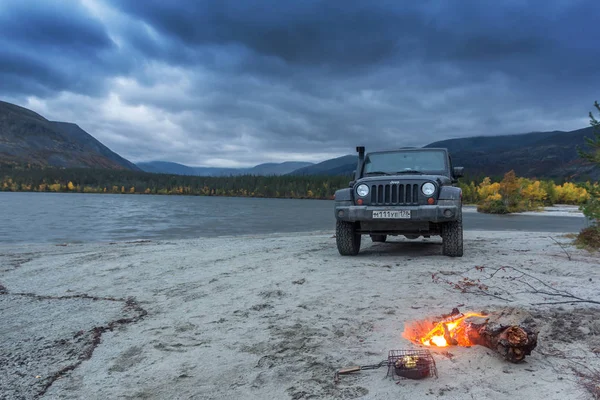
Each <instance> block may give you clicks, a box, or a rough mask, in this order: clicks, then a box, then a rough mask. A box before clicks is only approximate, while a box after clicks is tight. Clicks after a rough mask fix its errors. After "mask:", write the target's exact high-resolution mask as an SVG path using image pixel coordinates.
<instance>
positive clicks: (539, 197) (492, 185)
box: [459, 171, 598, 214]
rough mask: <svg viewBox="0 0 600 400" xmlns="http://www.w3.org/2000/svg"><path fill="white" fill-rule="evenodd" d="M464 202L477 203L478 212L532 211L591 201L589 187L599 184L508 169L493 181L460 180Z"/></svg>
mask: <svg viewBox="0 0 600 400" xmlns="http://www.w3.org/2000/svg"><path fill="white" fill-rule="evenodd" d="M459 186H460V187H461V188H462V191H463V203H465V204H477V210H478V211H480V212H486V213H494V214H507V213H512V212H521V211H530V210H531V211H533V210H538V209H540V208H541V207H543V206H551V205H553V204H574V205H583V204H585V203H587V202H588V201H589V200H590V192H589V189H590V188H597V187H598V183H591V182H580V183H574V182H564V183H562V184H556V183H554V181H551V180H534V179H528V178H524V177H518V176H516V174H515V172H514V171H509V172H507V173H506V174H505V175H504V177H503V178H502V179H501V180H498V181H496V182H493V181H492V180H491V179H490V178H489V177H486V178H484V179H483V180H482V181H481V182H480V183H479V184H476V183H475V182H473V181H471V182H469V183H467V182H464V181H463V182H460V183H459Z"/></svg>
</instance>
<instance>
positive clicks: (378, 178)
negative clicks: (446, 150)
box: [356, 174, 452, 186]
mask: <svg viewBox="0 0 600 400" xmlns="http://www.w3.org/2000/svg"><path fill="white" fill-rule="evenodd" d="M392 181H400V182H402V183H410V182H423V181H434V182H438V183H439V184H440V186H441V185H449V184H451V183H452V182H451V180H450V178H448V177H447V176H445V175H407V174H402V175H373V176H367V177H364V178H361V179H359V180H357V181H356V184H357V185H358V184H361V183H366V184H368V183H382V182H383V183H389V182H392Z"/></svg>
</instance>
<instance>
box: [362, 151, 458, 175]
mask: <svg viewBox="0 0 600 400" xmlns="http://www.w3.org/2000/svg"><path fill="white" fill-rule="evenodd" d="M445 171H446V153H445V152H444V151H439V150H432V151H397V152H396V151H395V152H385V153H372V154H369V155H367V157H366V158H365V167H364V174H365V175H367V174H397V173H402V172H406V173H411V172H412V173H418V172H421V173H438V174H439V173H445Z"/></svg>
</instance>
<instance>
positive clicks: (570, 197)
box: [556, 182, 590, 204]
mask: <svg viewBox="0 0 600 400" xmlns="http://www.w3.org/2000/svg"><path fill="white" fill-rule="evenodd" d="M556 194H557V199H556V201H557V203H562V204H580V203H584V202H585V201H587V200H588V199H589V198H590V194H589V193H588V192H587V190H585V188H582V187H579V186H577V185H575V184H574V183H571V182H565V183H564V184H562V185H560V186H556Z"/></svg>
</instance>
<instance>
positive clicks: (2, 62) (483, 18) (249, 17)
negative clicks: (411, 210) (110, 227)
mask: <svg viewBox="0 0 600 400" xmlns="http://www.w3.org/2000/svg"><path fill="white" fill-rule="evenodd" d="M598 21H600V2H599V1H598V0H544V1H542V0H539V1H526V0H503V1H497V0H495V1H491V0H454V1H453V0H440V1H399V0H394V1H391V0H390V1H388V0H380V1H372V0H365V1H352V0H344V1H338V0H322V1H313V0H302V1H284V0H277V1H275V0H271V1H265V0H216V1H202V0H144V1H141V0H79V1H78V0H54V1H52V0H44V1H42V0H1V1H0V99H1V100H5V101H9V102H12V103H16V104H19V105H21V106H24V107H27V108H31V109H33V110H34V111H37V112H39V113H41V114H42V115H44V116H45V117H47V118H49V119H52V120H61V121H70V122H75V123H77V124H79V125H80V126H81V127H82V128H83V129H85V130H86V131H88V132H89V133H90V134H92V135H93V136H95V137H96V138H97V139H99V140H100V141H102V142H103V143H104V144H106V145H107V146H108V147H110V148H111V149H112V150H114V151H116V152H117V153H119V154H121V155H122V156H124V157H126V158H128V159H130V160H131V161H134V162H138V161H149V160H167V161H175V162H180V163H184V164H188V165H196V166H201V165H207V166H234V167H235V166H250V165H255V164H258V163H261V162H278V161H285V160H305V161H322V160H324V159H327V158H330V157H334V156H340V155H344V154H349V153H352V152H353V151H354V147H355V146H356V145H358V144H366V145H367V146H368V148H371V149H383V148H388V147H399V146H422V145H425V144H428V143H430V142H433V141H436V140H442V139H448V138H454V137H464V136H475V135H495V134H506V133H522V132H530V131H544V130H572V129H578V128H582V127H585V126H587V125H588V119H587V113H588V112H589V111H590V110H591V109H592V106H593V102H594V101H595V100H599V101H600V41H599V36H600V35H599V33H600V28H598Z"/></svg>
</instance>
